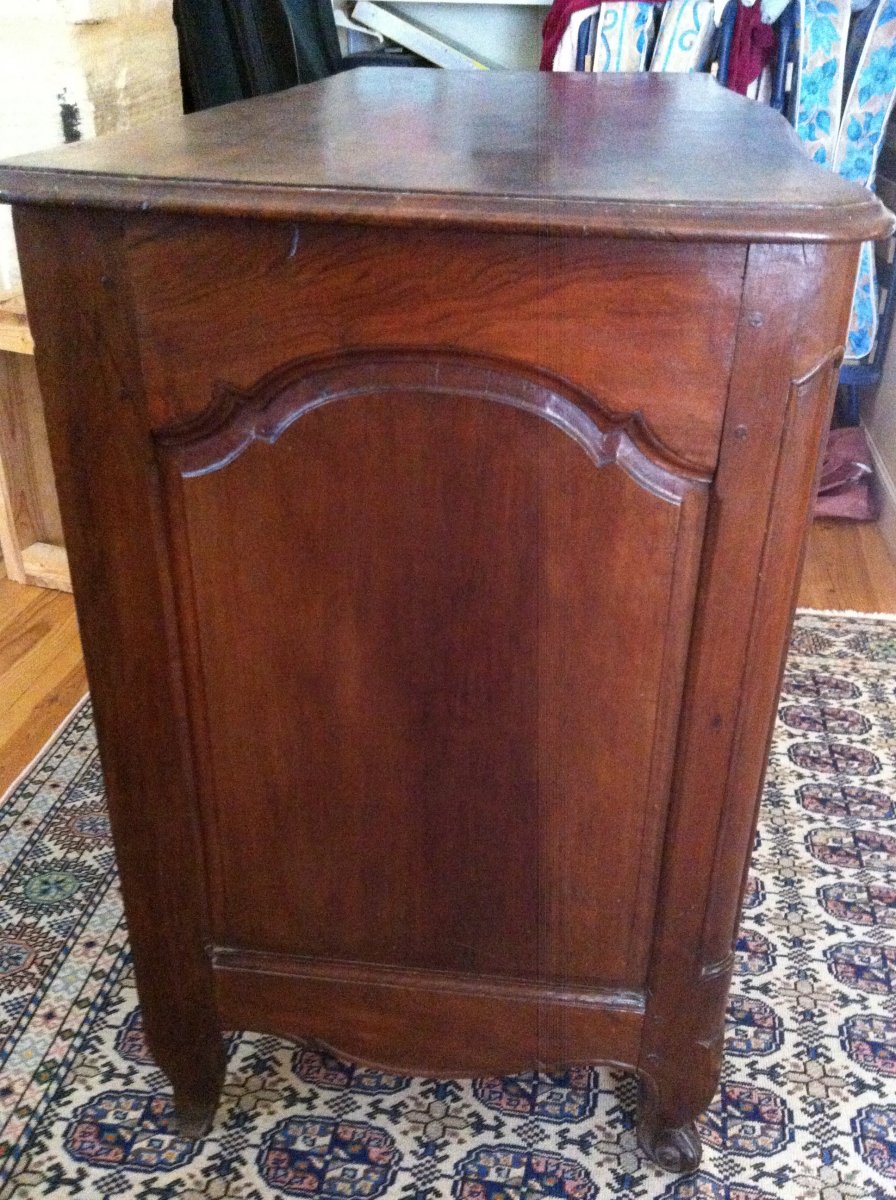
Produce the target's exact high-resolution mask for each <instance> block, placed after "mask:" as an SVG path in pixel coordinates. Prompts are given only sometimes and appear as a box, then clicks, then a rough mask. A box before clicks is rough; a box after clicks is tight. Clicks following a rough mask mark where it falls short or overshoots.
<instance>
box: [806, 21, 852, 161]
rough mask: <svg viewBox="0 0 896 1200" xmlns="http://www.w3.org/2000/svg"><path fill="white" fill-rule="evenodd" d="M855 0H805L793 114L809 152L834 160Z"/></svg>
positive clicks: (816, 157) (815, 159)
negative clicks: (852, 6) (852, 7)
mask: <svg viewBox="0 0 896 1200" xmlns="http://www.w3.org/2000/svg"><path fill="white" fill-rule="evenodd" d="M849 18H850V0H800V3H799V26H800V53H799V59H798V61H797V70H796V79H795V82H794V88H793V101H792V103H793V108H792V120H793V125H794V128H795V129H796V131H797V134H798V135H799V137H800V140H801V141H802V142H803V144H804V145H805V147H806V151H807V153H808V154H809V157H810V158H812V159H813V160H814V161H815V162H817V163H821V164H822V165H824V166H830V165H831V162H832V159H833V154H834V147H835V145H836V143H837V134H838V132H839V129H840V114H841V112H842V111H843V70H844V63H845V61H846V43H847V37H848V34H849Z"/></svg>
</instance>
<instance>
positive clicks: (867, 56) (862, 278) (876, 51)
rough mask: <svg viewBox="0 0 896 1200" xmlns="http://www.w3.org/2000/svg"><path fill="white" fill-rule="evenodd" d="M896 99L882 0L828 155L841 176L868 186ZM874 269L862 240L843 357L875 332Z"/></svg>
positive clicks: (869, 343)
mask: <svg viewBox="0 0 896 1200" xmlns="http://www.w3.org/2000/svg"><path fill="white" fill-rule="evenodd" d="M894 98H896V0H881V3H880V5H879V7H878V10H877V13H876V14H875V16H874V20H873V22H872V25H871V29H870V30H869V33H868V37H867V39H866V41H865V45H864V47H863V49H862V55H861V58H860V59H859V65H858V67H857V68H856V73H855V78H854V79H853V81H852V87H851V88H850V90H849V96H848V97H847V100H846V106H845V108H844V111H843V120H842V121H841V123H840V130H839V135H838V138H837V142H836V146H835V148H834V154H833V164H832V165H833V168H834V170H835V171H837V173H838V174H840V175H842V176H843V177H844V179H851V180H853V181H854V182H856V183H861V184H864V185H865V186H866V187H872V186H873V184H874V175H875V171H876V169H877V159H878V156H879V154H880V149H881V145H882V143H883V139H884V133H885V131H886V127H887V118H888V117H889V115H890V110H891V109H892V107H893V100H894ZM877 321H878V307H877V272H876V270H875V265H874V246H873V244H872V243H871V242H866V243H865V244H864V245H863V246H862V251H861V255H860V258H859V272H858V278H857V281H856V291H855V296H854V299H853V307H852V317H851V319H850V325H849V336H848V338H847V358H849V359H853V360H855V359H860V358H865V357H867V356H868V355H869V354H870V353H871V351H872V350H873V349H874V340H875V338H876V336H877Z"/></svg>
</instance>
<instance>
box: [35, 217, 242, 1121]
mask: <svg viewBox="0 0 896 1200" xmlns="http://www.w3.org/2000/svg"><path fill="white" fill-rule="evenodd" d="M15 220H16V230H17V237H18V243H19V247H20V254H21V261H22V269H23V279H24V286H25V294H26V298H27V301H28V311H29V314H30V318H31V325H32V330H33V332H34V335H35V343H36V361H37V368H38V375H39V380H40V386H41V392H42V395H43V398H44V403H45V406H46V418H47V429H48V433H49V438H50V446H51V451H52V455H53V464H54V468H55V473H56V480H57V484H58V488H59V495H60V500H61V506H62V510H63V525H64V532H65V538H66V543H67V546H68V550H69V554H70V559H71V569H72V577H73V581H74V586H75V597H76V604H77V609H78V618H79V625H80V631H81V637H82V642H83V647H84V657H85V661H86V666H87V673H88V679H89V682H90V688H91V693H92V696H93V703H94V713H95V720H96V725H97V732H98V735H99V743H100V752H101V759H102V764H103V772H104V776H105V780H106V794H107V799H108V805H109V812H110V817H111V821H112V828H113V833H114V837H115V845H116V854H117V857H118V862H119V867H120V873H121V883H122V892H123V896H124V903H125V911H126V915H127V920H128V928H129V932H130V938H131V945H132V949H133V956H134V966H135V971H136V975H137V982H138V987H139V989H140V996H141V1002H142V1005H143V1012H144V1023H145V1027H146V1032H147V1037H148V1040H149V1043H150V1046H151V1048H152V1050H153V1053H154V1055H155V1057H156V1059H157V1061H158V1062H159V1065H160V1066H161V1067H162V1068H163V1069H165V1070H166V1071H168V1072H169V1073H170V1074H171V1075H172V1077H173V1080H174V1086H175V1098H176V1100H177V1101H178V1104H179V1106H180V1108H181V1111H182V1112H184V1113H187V1114H189V1113H190V1112H200V1111H207V1109H208V1106H209V1104H210V1103H213V1102H214V1099H215V1098H216V1096H217V1093H218V1089H219V1086H220V1082H221V1079H222V1076H223V1050H222V1046H221V1041H220V1031H219V1027H218V1021H217V1013H216V1010H215V1004H214V998H213V993H212V986H211V969H210V964H209V963H208V961H207V958H206V955H205V952H204V949H203V942H204V936H205V928H206V919H205V907H204V897H203V885H202V869H201V853H200V849H199V843H198V836H197V828H196V824H195V815H194V804H193V801H192V799H191V797H192V795H193V779H192V772H191V766H190V752H189V746H188V744H187V740H186V737H185V728H186V723H185V697H184V691H183V685H182V679H181V672H180V669H179V661H180V655H179V649H178V645H177V636H176V632H175V629H174V623H173V619H172V615H173V607H172V599H171V587H170V581H169V578H168V566H167V563H166V556H165V550H164V547H163V542H162V536H161V528H160V514H159V508H158V502H157V495H156V494H155V490H154V486H153V476H152V463H151V458H150V441H149V431H148V428H147V426H146V420H145V410H144V408H143V393H142V378H141V372H140V366H139V357H138V353H137V348H136V344H135V339H134V332H133V328H132V326H131V323H130V297H129V295H128V292H127V284H126V280H125V278H124V276H123V273H122V271H121V255H120V251H121V231H120V227H119V223H118V222H117V221H116V220H115V219H114V218H111V217H102V216H99V215H97V214H88V213H83V212H78V211H69V212H50V211H47V210H35V209H28V210H19V211H16V213H15Z"/></svg>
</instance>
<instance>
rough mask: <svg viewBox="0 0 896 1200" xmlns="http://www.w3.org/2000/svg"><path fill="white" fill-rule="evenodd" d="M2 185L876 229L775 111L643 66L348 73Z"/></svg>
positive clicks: (198, 199) (872, 233)
mask: <svg viewBox="0 0 896 1200" xmlns="http://www.w3.org/2000/svg"><path fill="white" fill-rule="evenodd" d="M735 146H736V147H737V151H736V161H735V160H734V156H733V153H732V147H735ZM0 200H6V201H24V200H29V201H40V202H42V203H50V204H91V205H101V206H104V207H119V208H126V209H139V210H146V209H158V210H162V211H165V212H202V213H214V212H227V213H230V214H232V215H242V216H247V215H252V214H255V215H265V216H279V217H285V218H296V219H321V220H326V221H333V220H337V219H342V220H349V221H352V222H359V221H361V222H370V221H373V222H377V223H380V224H382V223H386V224H392V225H409V224H412V225H419V224H421V223H423V224H445V223H446V222H450V223H456V224H461V225H469V226H472V227H474V228H480V229H481V228H486V227H488V228H492V229H507V230H514V231H517V232H519V231H523V230H530V231H537V232H541V233H542V234H544V233H548V232H555V233H556V232H563V233H565V234H567V235H568V236H582V235H594V234H601V235H620V236H623V237H635V236H643V237H649V238H651V239H653V240H656V239H660V238H688V239H695V238H696V239H703V240H711V241H715V242H718V241H723V240H730V241H737V242H743V241H747V240H759V239H761V240H769V241H806V240H821V241H828V240H834V241H837V240H842V241H853V240H861V239H864V238H872V237H883V236H885V235H886V234H887V233H888V232H889V231H890V229H891V228H892V221H891V218H890V216H889V214H888V213H887V211H886V209H884V207H883V205H882V204H881V203H880V201H879V200H877V199H876V198H875V197H874V196H872V195H871V193H870V192H868V191H866V190H865V189H864V188H860V187H858V186H857V185H855V184H851V183H847V182H845V181H844V180H842V179H840V178H839V177H838V176H836V175H833V174H832V173H831V172H830V171H826V170H824V169H823V168H821V167H819V166H817V165H816V164H814V163H811V162H810V161H809V160H808V159H807V158H806V156H805V154H804V153H803V151H802V149H801V147H800V145H799V143H798V141H797V139H796V135H795V134H794V132H793V129H792V128H791V127H790V125H788V123H787V122H786V121H785V119H784V118H783V117H782V116H780V115H779V114H778V113H775V112H773V111H772V110H771V109H769V108H766V107H765V106H762V105H756V104H753V103H752V102H751V101H748V100H745V99H743V98H742V97H740V96H736V95H734V93H732V92H730V91H727V90H726V89H724V88H721V87H719V86H718V85H717V84H716V82H715V80H713V79H711V78H710V77H709V76H706V75H674V74H673V75H663V74H650V73H642V74H628V75H626V74H622V75H585V74H581V73H580V74H575V73H572V74H565V73H560V74H553V73H545V72H518V73H517V72H510V71H482V72H478V71H477V72H466V71H439V70H435V69H433V70H425V69H419V70H413V71H408V70H403V69H400V68H382V67H377V68H362V69H359V70H355V71H348V72H345V73H343V74H341V75H336V76H334V77H333V78H331V79H326V80H321V81H320V82H318V83H314V84H309V85H305V86H303V87H300V88H294V89H292V90H291V91H287V92H281V93H277V94H275V95H272V96H264V97H259V98H257V99H255V100H252V101H250V102H241V103H237V104H231V105H226V106H224V107H221V108H214V109H209V110H207V111H205V112H201V113H194V114H191V115H190V116H188V117H183V118H177V119H166V120H159V121H156V122H153V123H151V124H147V125H142V126H141V127H140V128H139V130H134V131H133V132H131V133H124V134H115V135H111V136H109V137H107V138H102V139H98V140H95V141H87V142H81V143H78V144H76V145H73V146H69V147H65V148H64V149H61V150H60V149H55V150H48V151H43V152H40V153H38V154H32V155H28V156H27V157H26V158H23V159H21V160H18V162H17V163H15V164H12V165H6V166H3V167H0Z"/></svg>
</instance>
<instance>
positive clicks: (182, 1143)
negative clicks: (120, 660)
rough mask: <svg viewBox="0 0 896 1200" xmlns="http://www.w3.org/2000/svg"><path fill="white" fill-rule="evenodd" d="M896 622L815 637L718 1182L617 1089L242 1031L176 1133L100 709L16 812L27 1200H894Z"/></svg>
mask: <svg viewBox="0 0 896 1200" xmlns="http://www.w3.org/2000/svg"><path fill="white" fill-rule="evenodd" d="M894 668H896V623H893V622H892V621H887V620H882V619H875V618H859V617H855V616H846V615H843V614H834V615H822V614H802V615H801V616H800V617H799V618H798V621H797V626H796V631H795V634H794V638H793V644H792V649H791V655H790V661H789V667H788V671H787V677H786V682H785V687H784V695H783V698H782V701H781V708H780V719H779V723H778V728H777V734H776V737H775V742H774V749H773V753H772V759H771V766H770V770H769V776H768V783H767V786H766V791H765V802H764V808H763V814H762V822H761V826H760V831H759V835H758V837H757V840H756V849H755V856H754V862H753V873H752V876H751V883H750V888H749V893H748V900H747V908H746V911H745V914H744V920H743V928H742V932H741V938H740V947H739V949H740V953H739V958H738V968H737V977H736V980H735V984H734V988H733V994H732V997H731V1004H730V1009H729V1022H730V1028H729V1035H728V1045H727V1058H726V1063H725V1072H724V1076H723V1084H722V1088H721V1093H720V1095H719V1096H718V1097H717V1099H716V1101H715V1103H714V1104H713V1106H712V1108H711V1110H710V1111H709V1112H708V1114H707V1115H706V1117H705V1118H704V1119H703V1121H702V1123H701V1136H702V1139H703V1142H704V1156H703V1164H702V1166H701V1168H700V1170H699V1171H698V1172H696V1173H694V1174H692V1175H690V1176H686V1177H681V1178H677V1179H676V1178H674V1177H672V1176H669V1175H666V1174H663V1173H662V1172H660V1171H658V1170H657V1169H656V1168H654V1167H653V1166H652V1165H650V1164H649V1163H647V1162H646V1161H645V1159H644V1158H643V1157H642V1155H641V1154H639V1152H638V1150H637V1148H636V1142H635V1133H634V1118H635V1103H636V1087H635V1082H634V1080H633V1079H632V1078H631V1077H629V1076H626V1075H622V1074H620V1073H618V1072H613V1071H611V1070H609V1069H603V1068H601V1069H577V1070H573V1071H570V1072H568V1073H566V1074H562V1075H545V1076H540V1077H533V1076H531V1075H524V1076H520V1077H517V1078H513V1079H478V1080H474V1081H472V1082H469V1081H467V1082H453V1081H449V1082H445V1081H441V1082H437V1081H434V1080H431V1079H418V1078H413V1079H411V1078H404V1077H400V1076H397V1075H390V1074H388V1073H387V1072H384V1071H375V1070H371V1069H368V1068H362V1067H358V1066H353V1065H352V1064H350V1063H348V1062H343V1061H340V1060H338V1059H336V1058H333V1057H331V1056H329V1055H328V1054H326V1053H322V1052H321V1051H320V1050H319V1049H316V1048H315V1047H314V1046H312V1045H302V1044H292V1043H287V1042H285V1041H282V1040H279V1039H277V1038H273V1037H267V1036H262V1035H258V1034H252V1035H232V1036H230V1038H229V1071H228V1076H227V1082H226V1088H225V1100H224V1103H223V1105H222V1107H221V1108H220V1109H219V1112H218V1117H217V1120H216V1123H215V1127H214V1130H213V1133H212V1135H211V1136H210V1137H208V1138H205V1139H203V1140H200V1141H195V1142H194V1141H189V1140H184V1139H182V1138H179V1137H178V1136H177V1135H176V1133H174V1132H173V1128H172V1121H171V1115H172V1114H171V1103H170V1099H169V1091H168V1085H167V1081H166V1080H165V1078H164V1076H163V1075H162V1074H161V1073H160V1072H159V1071H158V1070H157V1069H156V1068H155V1066H154V1064H153V1062H152V1060H151V1059H150V1058H149V1056H148V1054H147V1051H146V1048H145V1045H144V1041H143V1037H142V1034H141V1027H140V1012H139V1009H138V1007H137V998H136V994H135V991H134V986H133V981H132V978H131V972H130V968H129V960H128V944H127V935H126V931H125V927H124V924H123V921H122V915H121V908H120V904H119V897H118V891H117V886H116V878H115V866H114V859H113V854H112V846H111V843H110V840H109V830H108V824H107V819H106V814H105V811H104V806H103V787H102V779H101V776H100V769H99V764H98V761H97V754H96V749H95V743H94V734H93V728H92V726H91V719H90V708H89V706H88V705H87V704H86V703H85V704H84V705H83V706H82V707H80V708H79V709H78V710H77V711H76V712H75V713H74V714H73V716H72V717H71V718H70V719H69V721H68V723H67V724H66V726H65V727H64V728H63V729H62V731H61V732H60V733H59V734H58V735H57V737H56V739H55V740H54V742H53V743H52V744H51V745H50V747H49V748H48V749H47V750H45V751H44V753H43V755H42V756H41V758H40V759H39V761H38V762H37V763H36V765H34V766H33V767H32V768H31V769H30V771H29V772H28V774H27V775H26V777H25V778H24V779H23V780H22V781H21V782H20V783H19V784H18V785H17V786H16V787H15V788H14V789H13V791H12V792H11V793H10V794H9V796H8V797H7V799H6V801H5V803H4V804H3V805H2V807H0V864H2V865H0V870H2V892H0V1028H2V1034H3V1038H4V1049H3V1065H2V1068H0V1069H2V1075H0V1156H2V1157H0V1197H2V1200H10V1198H12V1197H15V1198H16V1200H20V1198H25V1197H42V1196H53V1197H56V1198H64V1197H88V1198H89V1200H107V1198H109V1200H111V1198H112V1197H125V1196H139V1197H146V1198H148V1200H175V1198H177V1200H201V1198H206V1197H208V1198H211V1200H236V1198H239V1200H268V1198H275V1200H277V1198H286V1197H295V1196H298V1197H341V1198H349V1200H355V1198H358V1200H362V1198H363V1200H374V1198H376V1197H388V1198H389V1200H398V1198H399V1197H401V1198H404V1200H438V1198H441V1197H457V1198H458V1200H535V1198H536V1197H537V1198H539V1200H544V1198H545V1197H563V1198H564V1200H599V1198H605V1200H609V1198H610V1197H625V1198H632V1200H635V1198H641V1197H644V1198H650V1200H885V1198H886V1200H893V1197H896V778H894V775H896V670H894Z"/></svg>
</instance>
